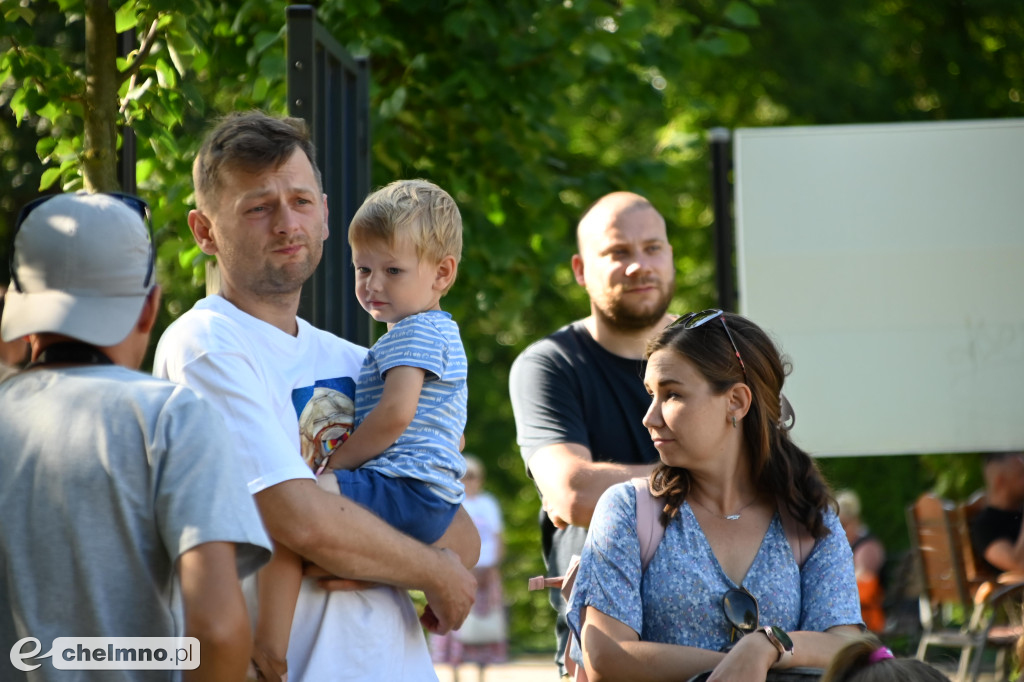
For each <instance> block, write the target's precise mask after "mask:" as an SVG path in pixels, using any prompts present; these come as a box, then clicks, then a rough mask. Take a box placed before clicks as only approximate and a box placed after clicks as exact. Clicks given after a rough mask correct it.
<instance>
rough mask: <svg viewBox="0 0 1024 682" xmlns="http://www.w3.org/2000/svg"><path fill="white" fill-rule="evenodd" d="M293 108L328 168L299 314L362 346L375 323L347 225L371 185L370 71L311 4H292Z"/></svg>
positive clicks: (322, 165)
mask: <svg viewBox="0 0 1024 682" xmlns="http://www.w3.org/2000/svg"><path fill="white" fill-rule="evenodd" d="M286 41H287V58H288V113H289V115H291V116H295V117H299V118H303V119H305V120H306V123H307V124H308V125H309V128H310V131H311V133H312V137H313V143H314V145H315V146H316V154H317V162H318V165H319V166H320V171H321V172H322V174H323V183H324V192H325V193H326V194H327V206H328V209H329V226H330V230H331V235H330V238H329V239H328V240H327V241H326V242H325V243H324V256H323V260H321V262H320V267H318V268H317V270H316V273H315V274H314V275H313V277H312V278H311V279H310V280H309V281H308V282H307V283H306V286H305V287H304V288H303V291H302V302H301V304H300V306H299V315H300V316H301V317H303V318H304V319H306V320H308V321H309V322H310V323H312V324H313V325H315V326H317V327H319V328H321V329H326V330H327V331H329V332H332V333H334V334H337V335H338V336H341V337H343V338H345V339H348V340H349V341H352V342H354V343H358V344H360V345H364V346H368V345H370V343H371V341H372V338H371V334H372V322H373V320H372V319H371V318H370V316H369V315H368V314H367V313H366V312H365V311H364V310H363V309H362V308H361V307H360V306H359V302H358V300H356V295H355V286H354V278H353V276H352V252H351V250H350V249H349V246H348V225H349V223H350V222H351V220H352V216H353V215H355V212H356V210H357V209H358V208H359V206H360V204H361V203H362V202H363V199H365V198H366V195H367V194H369V192H370V70H369V60H368V59H366V58H365V57H360V58H353V57H351V56H349V54H348V53H347V52H346V51H345V49H344V48H342V47H341V45H339V44H338V42H337V41H336V40H335V39H334V38H333V37H332V36H331V35H330V34H329V33H328V32H327V30H326V29H325V28H324V27H323V26H321V25H320V24H319V23H318V22H317V20H316V11H315V9H314V8H313V7H312V6H310V5H291V6H289V7H288V10H287V39H286Z"/></svg>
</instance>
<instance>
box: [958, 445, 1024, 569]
mask: <svg viewBox="0 0 1024 682" xmlns="http://www.w3.org/2000/svg"><path fill="white" fill-rule="evenodd" d="M985 488H986V502H987V504H988V506H986V507H985V508H984V509H982V510H981V511H980V512H978V515H977V516H975V517H974V519H973V520H972V521H971V544H972V545H973V547H974V552H975V555H977V556H978V557H980V558H982V559H983V561H984V562H985V563H986V564H987V565H988V567H989V568H990V569H991V570H992V571H993V572H995V573H1000V572H1002V571H1018V572H1020V571H1024V537H1022V536H1021V518H1022V513H1021V512H1022V509H1024V453H1022V452H999V453H990V454H988V455H986V456H985Z"/></svg>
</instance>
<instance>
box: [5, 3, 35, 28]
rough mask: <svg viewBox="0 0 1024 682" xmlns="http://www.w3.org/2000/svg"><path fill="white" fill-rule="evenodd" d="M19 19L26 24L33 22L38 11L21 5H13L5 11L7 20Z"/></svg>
mask: <svg viewBox="0 0 1024 682" xmlns="http://www.w3.org/2000/svg"><path fill="white" fill-rule="evenodd" d="M18 19H21V20H22V21H24V22H25V23H26V24H32V22H34V21H35V20H36V13H35V12H33V11H32V10H31V9H29V8H28V7H22V6H20V5H19V6H17V7H12V8H11V9H8V10H6V11H5V12H4V21H5V22H15V21H17V20H18Z"/></svg>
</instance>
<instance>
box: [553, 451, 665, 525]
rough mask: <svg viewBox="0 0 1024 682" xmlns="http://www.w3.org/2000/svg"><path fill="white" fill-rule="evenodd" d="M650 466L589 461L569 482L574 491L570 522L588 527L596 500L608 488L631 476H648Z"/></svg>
mask: <svg viewBox="0 0 1024 682" xmlns="http://www.w3.org/2000/svg"><path fill="white" fill-rule="evenodd" d="M651 468H652V467H651V465H649V464H615V463H612V462H591V463H590V465H589V466H587V467H583V468H581V470H580V471H579V472H578V473H577V475H576V476H573V477H572V479H571V480H570V482H569V485H570V488H572V489H573V490H574V491H576V503H575V504H574V505H573V507H572V509H573V515H572V519H571V523H572V524H573V525H574V526H582V527H584V528H586V527H589V526H590V520H591V518H592V517H593V515H594V508H595V507H596V506H597V501H598V500H599V499H600V498H601V495H603V494H604V492H605V491H606V490H608V488H610V487H612V486H613V485H615V484H616V483H622V482H623V481H628V480H630V479H631V478H636V477H638V476H648V475H650V473H651Z"/></svg>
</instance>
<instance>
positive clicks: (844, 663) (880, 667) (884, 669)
mask: <svg viewBox="0 0 1024 682" xmlns="http://www.w3.org/2000/svg"><path fill="white" fill-rule="evenodd" d="M821 682H949V678H947V677H946V676H945V675H943V674H942V673H941V672H939V671H938V670H936V669H935V668H933V667H931V666H930V665H928V664H927V663H925V662H924V661H919V660H917V659H916V658H896V657H895V656H893V655H892V651H890V650H889V649H887V648H886V647H885V646H884V645H883V644H882V643H881V642H880V641H879V640H878V638H877V637H875V636H873V635H865V636H863V637H858V638H857V639H854V640H852V641H851V642H850V643H849V644H847V645H846V646H844V647H843V648H842V649H841V650H840V651H839V653H837V654H836V655H835V657H834V658H833V659H832V662H831V663H830V664H829V666H828V669H827V670H825V674H824V675H823V676H822V678H821Z"/></svg>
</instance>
